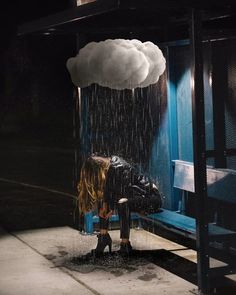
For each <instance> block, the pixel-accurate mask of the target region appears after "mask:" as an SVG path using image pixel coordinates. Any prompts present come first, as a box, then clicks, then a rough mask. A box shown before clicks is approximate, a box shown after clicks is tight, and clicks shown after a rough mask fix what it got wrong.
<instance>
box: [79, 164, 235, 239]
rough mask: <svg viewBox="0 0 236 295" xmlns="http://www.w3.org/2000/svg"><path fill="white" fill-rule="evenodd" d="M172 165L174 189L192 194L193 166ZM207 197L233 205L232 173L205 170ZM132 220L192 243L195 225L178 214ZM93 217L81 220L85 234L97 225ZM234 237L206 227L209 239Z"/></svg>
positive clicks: (213, 226) (165, 212) (166, 212)
mask: <svg viewBox="0 0 236 295" xmlns="http://www.w3.org/2000/svg"><path fill="white" fill-rule="evenodd" d="M173 164H174V187H175V188H178V189H181V190H183V191H187V192H191V193H194V169H193V163H190V162H185V161H180V160H176V161H173ZM207 181H208V194H209V197H211V198H216V199H219V200H224V201H228V202H233V203H236V171H234V170H228V169H214V168H211V167H208V168H207ZM131 218H132V219H134V220H145V221H147V222H151V224H153V225H155V224H156V225H157V226H159V227H163V228H165V229H168V230H170V231H173V232H175V233H178V234H180V235H183V236H185V237H189V238H191V239H196V221H195V219H194V218H192V217H189V216H186V215H182V214H180V213H179V212H176V211H171V210H166V209H161V210H160V212H158V213H155V214H150V215H147V216H140V215H138V214H132V215H131ZM110 220H111V221H118V220H119V217H118V216H117V215H113V216H112V217H111V219H110ZM98 222H99V218H98V216H97V215H93V214H92V213H88V214H87V215H86V216H85V231H86V232H87V233H93V225H94V223H98ZM232 237H236V232H234V231H231V230H228V229H225V228H222V227H220V226H217V225H216V224H213V223H210V224H209V238H210V240H214V239H217V238H220V239H221V240H223V239H228V238H230V239H231V238H232Z"/></svg>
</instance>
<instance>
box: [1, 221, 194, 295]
mask: <svg viewBox="0 0 236 295" xmlns="http://www.w3.org/2000/svg"><path fill="white" fill-rule="evenodd" d="M111 236H112V239H113V251H115V250H116V249H118V247H119V231H111ZM131 239H132V244H133V247H134V248H135V249H137V250H138V249H146V250H153V251H156V250H158V249H159V250H160V249H162V250H163V249H165V250H168V252H169V253H172V254H173V255H175V254H174V253H177V254H178V257H181V256H182V257H185V259H187V260H188V261H192V263H193V262H194V261H196V255H195V252H194V251H192V250H190V249H186V248H184V247H183V246H180V245H178V244H176V243H173V242H170V241H168V240H165V239H163V238H160V237H158V236H156V235H153V234H151V233H149V232H146V231H144V230H141V231H140V230H139V231H138V230H132V232H131ZM96 240H97V239H96V236H94V235H93V236H91V235H90V236H83V235H81V234H80V233H79V232H78V231H76V230H74V229H72V228H70V227H58V228H48V229H37V230H28V231H22V232H15V233H13V234H9V233H6V232H5V231H4V230H1V231H0V249H1V250H0V265H1V267H0V295H54V294H55V295H61V294H63V295H64V294H65V295H66V294H70V295H73V294H77V295H78V294H79V295H80V294H81V295H92V294H96V295H99V294H100V295H108V294H109V295H110V294H114V295H116V294H122V295H125V294H129V295H143V294H149V295H154V294H159V295H161V294H165V295H166V294H168V295H169V294H171V295H172V294H173V295H176V294H182V295H184V294H192V293H194V292H195V291H196V286H195V285H194V284H192V283H190V282H188V281H187V280H184V279H183V278H181V277H179V276H177V275H175V274H174V273H172V272H170V271H167V270H166V269H164V268H162V267H160V266H159V265H158V263H153V262H152V261H145V259H143V260H142V259H141V260H139V261H138V262H137V263H135V264H132V266H131V268H122V267H120V266H119V265H117V266H116V265H112V267H111V266H109V265H108V267H107V266H106V265H105V266H104V265H103V266H101V265H100V266H99V265H94V266H93V265H83V266H78V265H77V266H76V265H73V264H72V263H71V259H72V258H73V257H79V256H81V255H84V254H86V253H88V252H89V251H90V250H91V249H92V248H94V247H95V245H96ZM172 259H173V257H172ZM176 267H177V265H176Z"/></svg>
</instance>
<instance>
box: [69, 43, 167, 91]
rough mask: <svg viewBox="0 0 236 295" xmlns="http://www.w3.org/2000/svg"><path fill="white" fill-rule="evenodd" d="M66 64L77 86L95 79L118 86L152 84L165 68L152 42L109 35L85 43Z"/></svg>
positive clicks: (162, 58)
mask: <svg viewBox="0 0 236 295" xmlns="http://www.w3.org/2000/svg"><path fill="white" fill-rule="evenodd" d="M66 65H67V68H68V70H69V72H70V75H71V79H72V82H73V83H74V84H75V85H76V86H78V87H87V86H89V85H91V84H93V83H96V84H99V85H100V86H104V87H110V88H113V89H119V90H121V89H133V88H136V87H147V86H149V85H151V84H155V83H156V82H157V81H158V79H159V77H160V75H162V74H163V72H164V71H165V67H166V61H165V58H164V56H163V54H162V52H161V50H160V49H159V48H158V46H156V45H155V44H153V43H152V42H144V43H142V42H141V41H139V40H136V39H133V40H124V39H115V40H110V39H108V40H106V41H101V42H91V43H88V44H87V45H86V46H85V47H83V48H82V49H81V50H80V51H79V53H78V54H77V55H76V56H75V57H72V58H69V59H68V61H67V64H66Z"/></svg>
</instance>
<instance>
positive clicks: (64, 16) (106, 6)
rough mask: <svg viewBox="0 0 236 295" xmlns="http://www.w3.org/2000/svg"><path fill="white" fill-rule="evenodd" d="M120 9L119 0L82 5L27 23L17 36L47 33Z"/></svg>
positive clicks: (102, 0) (21, 27)
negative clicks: (49, 30) (51, 29)
mask: <svg viewBox="0 0 236 295" xmlns="http://www.w3.org/2000/svg"><path fill="white" fill-rule="evenodd" d="M118 8H119V1H118V0H98V1H95V2H91V3H88V4H86V5H81V6H78V7H75V8H73V9H68V10H64V11H62V12H59V13H56V14H53V15H49V16H47V17H43V18H40V19H38V20H35V21H32V22H28V23H25V24H23V25H21V26H19V28H18V32H17V35H18V36H22V35H26V34H30V33H35V32H40V31H47V30H48V29H50V28H56V27H58V26H60V25H64V24H68V23H72V22H76V21H79V20H82V19H85V18H89V17H92V16H94V15H99V14H103V13H106V12H109V11H113V10H116V9H118Z"/></svg>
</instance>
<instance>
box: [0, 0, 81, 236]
mask: <svg viewBox="0 0 236 295" xmlns="http://www.w3.org/2000/svg"><path fill="white" fill-rule="evenodd" d="M71 4H72V1H70V0H68V1H66V0H60V1H57V0H50V1H46V0H40V1H34V0H31V1H28V0H23V1H1V9H0V14H1V16H0V36H1V37H0V38H1V42H0V43H1V46H0V69H1V70H0V179H1V180H0V224H2V225H3V226H4V227H5V228H7V229H10V230H12V229H25V228H37V227H47V226H55V225H65V224H67V225H68V224H69V225H74V224H75V223H74V221H73V210H74V201H73V198H71V197H68V196H66V195H63V194H61V193H60V192H62V193H63V192H65V193H70V194H75V190H76V180H75V176H74V168H75V167H74V166H75V164H74V163H75V161H74V138H73V103H74V101H73V86H72V83H71V80H70V78H69V74H68V72H67V70H66V66H65V63H66V60H67V59H68V57H70V56H72V55H75V52H76V50H75V49H76V47H75V44H76V43H75V36H74V35H60V36H53V37H52V36H48V35H37V36H34V35H31V36H25V37H21V38H19V37H17V27H18V26H19V25H20V24H23V23H25V22H27V21H31V20H34V19H38V18H40V17H43V16H46V15H49V14H52V13H55V12H58V11H61V10H65V9H68V8H70V7H71ZM22 183H23V184H26V185H30V186H26V185H22ZM32 185H33V186H38V187H40V189H37V188H34V187H31V186H32ZM50 189H53V190H56V191H58V192H56V193H55V192H54V193H53V192H50V191H49V190H50Z"/></svg>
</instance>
